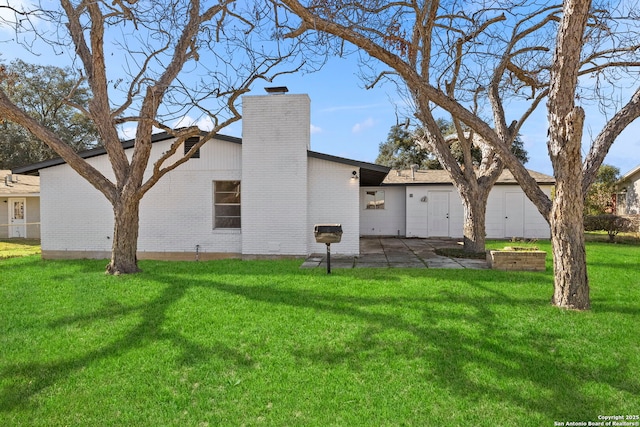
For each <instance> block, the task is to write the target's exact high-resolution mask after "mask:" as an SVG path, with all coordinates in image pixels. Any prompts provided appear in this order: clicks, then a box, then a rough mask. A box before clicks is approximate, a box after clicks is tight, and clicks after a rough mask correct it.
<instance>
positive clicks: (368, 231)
mask: <svg viewBox="0 0 640 427" xmlns="http://www.w3.org/2000/svg"><path fill="white" fill-rule="evenodd" d="M529 173H530V174H531V176H532V177H534V178H535V180H536V181H537V182H538V184H539V185H540V187H541V188H542V189H543V191H544V192H545V193H546V194H547V195H549V196H550V195H551V188H552V187H553V185H554V179H553V177H551V176H548V175H544V174H541V173H538V172H534V171H529ZM361 208H362V215H361V219H360V234H361V235H384V236H389V235H391V236H396V235H397V236H406V237H462V236H463V225H464V224H463V223H464V218H463V216H464V212H463V206H462V201H461V199H460V196H459V195H458V191H457V189H456V188H455V187H454V186H453V183H452V181H451V178H450V177H449V174H448V173H447V172H446V171H444V170H402V171H396V170H393V171H391V172H390V173H389V175H388V176H387V177H386V179H385V180H384V181H383V183H382V185H380V186H375V187H364V188H362V189H361ZM486 233H487V237H488V238H513V237H517V238H521V237H524V238H544V239H547V238H549V236H550V229H549V224H548V223H547V222H546V220H545V219H544V217H543V216H542V215H541V214H540V213H539V212H538V210H537V209H536V207H535V206H534V204H533V203H532V202H531V201H530V200H529V199H528V198H527V196H526V195H525V194H524V192H523V191H522V189H521V188H520V186H519V185H518V183H517V182H516V181H515V179H514V178H513V175H512V174H511V173H510V172H509V171H508V170H505V171H504V172H503V173H502V175H501V176H500V178H499V179H498V181H497V182H496V185H495V186H494V187H493V188H492V190H491V192H490V193H489V198H488V200H487V212H486Z"/></svg>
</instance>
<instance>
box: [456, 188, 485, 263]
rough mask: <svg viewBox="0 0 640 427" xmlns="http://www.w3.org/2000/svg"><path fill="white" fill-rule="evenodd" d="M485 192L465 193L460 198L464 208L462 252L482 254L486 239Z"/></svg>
mask: <svg viewBox="0 0 640 427" xmlns="http://www.w3.org/2000/svg"><path fill="white" fill-rule="evenodd" d="M488 196H489V193H488V192H486V191H472V192H467V193H466V194H465V195H464V196H462V206H463V207H464V226H463V232H464V251H465V252H469V253H472V252H476V253H477V252H484V251H485V239H486V234H487V233H486V226H485V223H486V217H487V199H488Z"/></svg>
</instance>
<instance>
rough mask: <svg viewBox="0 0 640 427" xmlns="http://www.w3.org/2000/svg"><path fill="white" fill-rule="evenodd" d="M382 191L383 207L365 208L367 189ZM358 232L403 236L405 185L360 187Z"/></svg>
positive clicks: (405, 219) (405, 227) (405, 216)
mask: <svg viewBox="0 0 640 427" xmlns="http://www.w3.org/2000/svg"><path fill="white" fill-rule="evenodd" d="M377 190H383V191H384V209H365V194H366V192H367V191H377ZM359 210H360V234H361V235H362V236H397V235H398V234H400V235H401V236H404V235H405V233H406V229H407V226H406V223H407V215H406V202H405V187H403V186H389V187H362V188H361V189H360V204H359Z"/></svg>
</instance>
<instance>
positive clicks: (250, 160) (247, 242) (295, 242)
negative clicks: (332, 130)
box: [242, 95, 310, 255]
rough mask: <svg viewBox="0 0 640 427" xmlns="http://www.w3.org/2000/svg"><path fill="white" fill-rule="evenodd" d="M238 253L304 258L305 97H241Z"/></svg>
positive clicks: (307, 122) (307, 119)
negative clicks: (241, 124) (240, 188)
mask: <svg viewBox="0 0 640 427" xmlns="http://www.w3.org/2000/svg"><path fill="white" fill-rule="evenodd" d="M242 114H243V129H242V253H243V254H244V255H306V254H307V253H308V245H307V242H308V240H307V239H308V237H307V236H308V233H309V224H308V222H307V221H308V214H307V206H308V198H307V150H308V147H309V141H310V101H309V97H308V96H307V95H266V96H246V97H244V98H243V107H242Z"/></svg>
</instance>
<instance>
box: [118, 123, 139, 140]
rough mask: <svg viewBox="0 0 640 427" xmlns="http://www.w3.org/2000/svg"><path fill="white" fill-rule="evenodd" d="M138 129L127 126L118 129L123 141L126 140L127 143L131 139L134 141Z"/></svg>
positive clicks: (133, 126) (134, 126)
mask: <svg viewBox="0 0 640 427" xmlns="http://www.w3.org/2000/svg"><path fill="white" fill-rule="evenodd" d="M137 128H138V127H137V126H136V125H129V126H126V127H124V126H121V127H120V128H119V129H118V136H119V137H120V138H121V139H123V140H125V141H127V140H129V139H133V138H135V137H136V129H137Z"/></svg>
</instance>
